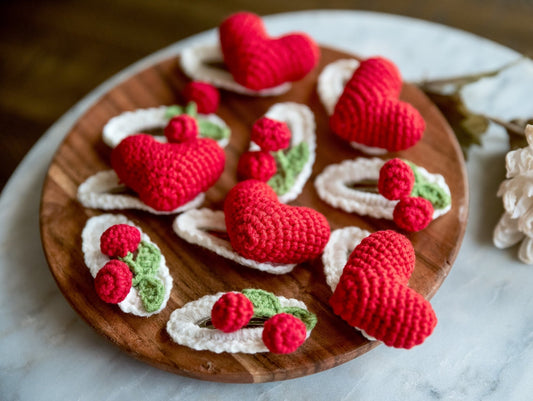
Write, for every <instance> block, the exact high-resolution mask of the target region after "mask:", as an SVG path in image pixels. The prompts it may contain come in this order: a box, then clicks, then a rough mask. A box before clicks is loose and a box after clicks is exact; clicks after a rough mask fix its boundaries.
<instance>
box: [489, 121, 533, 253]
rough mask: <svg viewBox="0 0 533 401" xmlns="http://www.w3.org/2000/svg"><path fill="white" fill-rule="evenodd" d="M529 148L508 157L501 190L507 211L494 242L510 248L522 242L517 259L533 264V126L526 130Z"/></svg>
mask: <svg viewBox="0 0 533 401" xmlns="http://www.w3.org/2000/svg"><path fill="white" fill-rule="evenodd" d="M525 136H526V139H527V142H528V146H527V147H525V148H523V149H518V150H514V151H510V152H509V153H507V155H506V157H505V167H506V170H507V179H506V180H504V181H503V182H502V183H501V185H500V188H499V190H498V196H500V197H502V202H503V207H504V209H505V211H504V213H503V215H502V217H501V218H500V221H499V222H498V224H497V225H496V227H495V228H494V233H493V242H494V245H495V246H496V247H498V248H507V247H510V246H513V245H515V244H516V243H518V242H520V241H522V244H521V246H520V249H519V250H518V258H519V259H520V260H521V261H522V262H524V263H527V264H533V125H528V126H527V127H526V129H525Z"/></svg>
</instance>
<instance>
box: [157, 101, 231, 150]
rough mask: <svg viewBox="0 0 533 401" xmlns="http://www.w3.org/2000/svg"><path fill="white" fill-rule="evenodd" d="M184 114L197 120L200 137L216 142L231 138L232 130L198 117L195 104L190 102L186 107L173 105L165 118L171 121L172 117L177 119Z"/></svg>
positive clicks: (168, 109)
mask: <svg viewBox="0 0 533 401" xmlns="http://www.w3.org/2000/svg"><path fill="white" fill-rule="evenodd" d="M182 114H188V115H189V116H191V117H194V118H195V119H196V122H197V123H198V131H199V134H200V137H202V138H211V139H214V140H215V141H219V140H221V139H226V138H229V136H230V130H229V128H228V127H221V126H220V125H218V124H215V123H213V122H211V121H209V120H207V119H205V118H200V117H198V109H197V107H196V103H195V102H189V103H187V105H186V106H185V107H182V106H178V105H173V106H169V107H167V110H166V112H165V118H166V119H168V120H170V119H171V118H172V117H176V116H179V115H182Z"/></svg>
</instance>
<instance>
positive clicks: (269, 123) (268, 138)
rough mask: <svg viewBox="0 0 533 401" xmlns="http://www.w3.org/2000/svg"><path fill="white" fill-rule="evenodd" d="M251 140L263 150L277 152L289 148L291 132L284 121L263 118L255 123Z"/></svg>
mask: <svg viewBox="0 0 533 401" xmlns="http://www.w3.org/2000/svg"><path fill="white" fill-rule="evenodd" d="M250 139H251V140H252V142H255V143H256V144H257V145H258V146H259V147H260V148H261V150H266V151H271V152H275V151H277V150H281V149H285V148H288V147H289V144H290V143H291V130H290V129H289V127H288V126H287V124H285V123H284V122H283V121H278V120H273V119H272V118H268V117H261V118H260V119H258V120H257V121H256V122H255V123H254V125H253V127H252V132H251V134H250Z"/></svg>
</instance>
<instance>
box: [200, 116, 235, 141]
mask: <svg viewBox="0 0 533 401" xmlns="http://www.w3.org/2000/svg"><path fill="white" fill-rule="evenodd" d="M197 121H198V130H199V131H200V136H201V137H202V138H211V139H214V140H215V141H219V140H221V139H226V138H228V137H229V135H230V130H229V128H228V127H221V126H220V125H218V124H215V123H212V122H211V121H209V120H206V119H205V118H198V119H197Z"/></svg>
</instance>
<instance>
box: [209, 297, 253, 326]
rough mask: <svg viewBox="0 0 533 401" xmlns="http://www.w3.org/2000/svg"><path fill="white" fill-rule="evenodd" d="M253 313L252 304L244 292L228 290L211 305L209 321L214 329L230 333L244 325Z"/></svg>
mask: <svg viewBox="0 0 533 401" xmlns="http://www.w3.org/2000/svg"><path fill="white" fill-rule="evenodd" d="M253 314H254V305H253V304H252V302H251V301H250V300H249V299H248V298H247V297H246V296H245V295H244V294H241V293H240V292H228V293H226V294H224V295H222V296H221V297H220V298H219V299H218V301H216V302H215V304H214V305H213V309H212V310H211V322H212V323H213V326H215V328H216V329H219V330H222V331H223V332H225V333H231V332H233V331H237V330H239V329H241V328H242V327H244V326H246V325H247V324H248V322H249V321H250V319H251V318H252V316H253Z"/></svg>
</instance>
